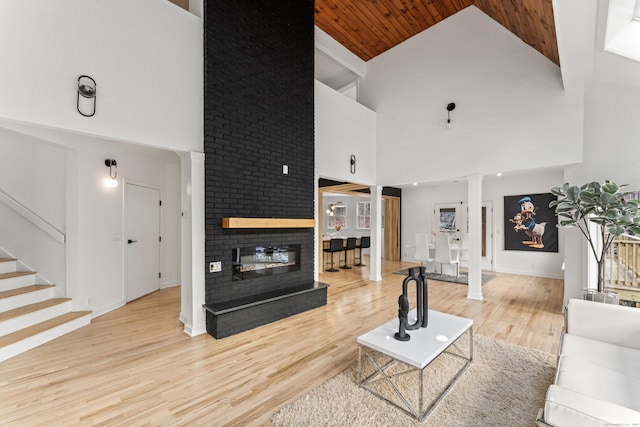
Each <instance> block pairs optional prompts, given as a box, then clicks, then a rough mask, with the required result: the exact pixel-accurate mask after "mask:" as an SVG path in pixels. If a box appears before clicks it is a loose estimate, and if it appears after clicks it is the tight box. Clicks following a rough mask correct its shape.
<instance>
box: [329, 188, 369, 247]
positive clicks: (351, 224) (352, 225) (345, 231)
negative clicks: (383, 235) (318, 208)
mask: <svg viewBox="0 0 640 427" xmlns="http://www.w3.org/2000/svg"><path fill="white" fill-rule="evenodd" d="M370 201H371V197H369V195H368V194H367V195H366V196H363V197H356V196H331V195H324V196H323V197H322V203H324V206H323V207H322V208H323V210H322V212H323V215H324V218H323V220H322V224H323V226H324V229H323V230H322V234H323V236H324V237H330V236H331V235H333V234H335V232H336V230H335V228H333V227H331V228H329V216H328V215H327V214H326V210H327V206H329V205H330V204H331V203H334V204H335V203H338V202H340V203H342V204H344V205H345V206H346V207H347V228H342V229H341V230H340V236H341V237H360V236H369V235H370V234H371V230H370V229H361V228H357V225H358V202H370Z"/></svg>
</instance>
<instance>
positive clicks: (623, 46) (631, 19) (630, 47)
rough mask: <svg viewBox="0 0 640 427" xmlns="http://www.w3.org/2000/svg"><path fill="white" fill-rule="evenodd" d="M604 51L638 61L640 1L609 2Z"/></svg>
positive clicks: (639, 47) (639, 55)
mask: <svg viewBox="0 0 640 427" xmlns="http://www.w3.org/2000/svg"><path fill="white" fill-rule="evenodd" d="M634 3H635V5H634ZM604 49H605V50H606V51H608V52H611V53H615V54H617V55H621V56H625V57H627V58H630V59H633V60H635V61H640V0H636V1H635V2H634V1H633V0H610V1H609V11H608V14H607V27H606V31H605V45H604Z"/></svg>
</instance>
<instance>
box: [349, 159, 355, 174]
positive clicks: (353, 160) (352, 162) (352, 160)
mask: <svg viewBox="0 0 640 427" xmlns="http://www.w3.org/2000/svg"><path fill="white" fill-rule="evenodd" d="M349 164H350V165H351V173H352V174H355V173H356V155H355V154H352V155H351V160H350V161H349Z"/></svg>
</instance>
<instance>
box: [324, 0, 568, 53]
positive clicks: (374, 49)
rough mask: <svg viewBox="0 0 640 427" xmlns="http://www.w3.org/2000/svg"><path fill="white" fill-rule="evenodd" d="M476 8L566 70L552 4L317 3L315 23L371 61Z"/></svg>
mask: <svg viewBox="0 0 640 427" xmlns="http://www.w3.org/2000/svg"><path fill="white" fill-rule="evenodd" d="M471 5H473V6H476V7H477V8H478V9H480V10H481V11H483V12H484V13H486V14H487V15H488V16H490V17H491V18H493V19H494V20H495V21H496V22H498V23H499V24H500V25H502V26H503V27H505V28H506V29H508V30H509V31H511V32H512V33H513V34H515V35H516V36H517V37H518V38H520V39H521V40H522V41H524V42H525V43H527V44H528V45H529V46H531V47H533V48H534V49H536V50H537V51H538V52H540V53H541V54H543V55H544V56H546V57H547V58H549V60H551V61H552V62H554V63H555V64H557V65H560V59H559V57H558V44H557V41H556V31H555V23H554V19H553V5H552V0H315V23H316V25H317V26H318V27H319V28H320V29H322V30H323V31H324V32H326V33H327V34H329V35H330V36H331V37H333V38H334V39H335V40H336V41H338V42H339V43H341V44H342V45H343V46H345V47H346V48H347V49H349V50H350V51H351V52H353V53H354V54H355V55H357V56H358V57H360V58H361V59H362V60H364V61H368V60H370V59H371V58H374V57H375V56H377V55H379V54H381V53H383V52H385V51H386V50H388V49H391V48H392V47H394V46H396V45H397V44H399V43H401V42H403V41H404V40H406V39H408V38H410V37H412V36H414V35H416V34H418V33H419V32H421V31H424V30H426V29H427V28H429V27H431V26H432V25H435V24H437V23H438V22H440V21H442V20H443V19H445V18H447V17H449V16H451V15H453V14H455V13H456V12H459V11H461V10H462V9H464V8H466V7H468V6H471Z"/></svg>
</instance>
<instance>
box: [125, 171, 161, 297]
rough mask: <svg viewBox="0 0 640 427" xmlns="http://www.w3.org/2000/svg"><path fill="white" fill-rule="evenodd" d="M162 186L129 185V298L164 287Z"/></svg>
mask: <svg viewBox="0 0 640 427" xmlns="http://www.w3.org/2000/svg"><path fill="white" fill-rule="evenodd" d="M160 240H161V238H160V190H159V189H158V188H153V187H148V186H144V185H139V184H130V183H127V185H126V195H125V246H126V249H125V252H126V253H125V271H126V273H125V275H126V281H125V299H126V302H130V301H133V300H134V299H137V298H140V297H142V296H144V295H147V294H150V293H151V292H155V291H157V290H159V289H160Z"/></svg>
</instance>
